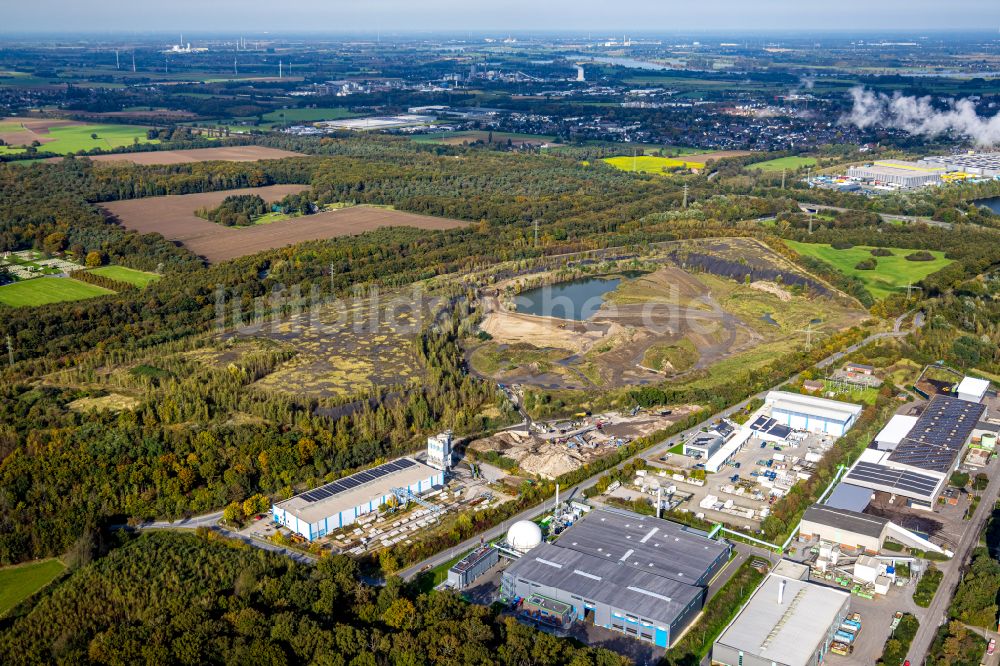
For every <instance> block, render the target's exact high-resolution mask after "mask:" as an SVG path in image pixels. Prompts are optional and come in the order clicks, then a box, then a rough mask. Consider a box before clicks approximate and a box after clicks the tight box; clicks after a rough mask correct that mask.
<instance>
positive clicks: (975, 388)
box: [956, 377, 990, 400]
mask: <svg viewBox="0 0 1000 666" xmlns="http://www.w3.org/2000/svg"><path fill="white" fill-rule="evenodd" d="M989 388H990V383H989V382H988V381H986V380H985V379H976V378H975V377H965V378H964V379H962V381H961V382H959V384H958V390H957V391H956V393H959V394H962V395H972V396H975V397H976V398H978V399H979V400H982V399H983V396H984V395H986V391H988V390H989Z"/></svg>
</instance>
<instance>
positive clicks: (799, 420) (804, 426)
mask: <svg viewBox="0 0 1000 666" xmlns="http://www.w3.org/2000/svg"><path fill="white" fill-rule="evenodd" d="M765 403H766V404H767V405H768V406H769V407H770V410H771V418H773V419H774V420H775V421H777V422H778V423H779V424H781V425H786V426H788V427H789V428H792V429H793V430H808V431H809V432H815V433H823V434H827V435H833V436H834V437H840V436H841V435H843V434H844V433H846V432H847V431H848V430H850V429H851V426H853V425H854V422H855V421H857V420H858V416H859V415H860V414H861V409H862V408H861V405H855V404H852V403H849V402H841V401H839V400H829V399H827V398H817V397H816V396H812V395H803V394H801V393H789V392H787V391H770V392H768V394H767V398H766V400H765Z"/></svg>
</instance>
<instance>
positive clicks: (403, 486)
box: [271, 458, 444, 541]
mask: <svg viewBox="0 0 1000 666" xmlns="http://www.w3.org/2000/svg"><path fill="white" fill-rule="evenodd" d="M443 484H444V472H443V471H440V470H436V469H434V468H432V467H428V466H427V465H425V464H423V463H420V462H417V461H416V460H414V459H413V458H398V459H396V460H392V461H390V462H387V463H385V464H382V465H379V466H377V467H373V468H371V469H366V470H364V471H361V472H357V473H355V474H351V475H350V476H346V477H344V478H342V479H337V480H336V481H333V482H331V483H327V484H325V485H322V486H319V487H318V488H313V489H312V490H309V491H306V492H304V493H302V494H301V495H296V496H295V497H292V498H290V499H287V500H285V501H283V502H278V503H277V504H275V505H274V506H273V507H272V508H271V516H272V518H273V520H274V522H275V523H276V524H278V525H283V526H284V527H287V528H288V529H290V530H291V531H293V532H295V533H296V534H299V535H301V536H302V537H304V538H305V539H307V540H308V541H312V540H314V539H318V538H320V537H322V536H325V535H326V534H327V533H328V532H331V531H333V530H336V529H340V528H341V527H344V526H346V525H350V524H352V523H354V522H356V521H357V519H358V518H359V517H360V516H363V515H365V514H368V513H371V512H372V511H377V510H378V508H379V506H381V505H383V504H387V503H389V502H390V501H391V498H394V497H397V491H399V492H401V493H402V494H403V495H404V496H416V495H419V494H421V493H423V492H426V491H428V490H430V489H431V488H433V487H434V486H439V485H443Z"/></svg>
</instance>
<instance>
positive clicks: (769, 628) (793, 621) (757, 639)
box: [712, 573, 851, 666]
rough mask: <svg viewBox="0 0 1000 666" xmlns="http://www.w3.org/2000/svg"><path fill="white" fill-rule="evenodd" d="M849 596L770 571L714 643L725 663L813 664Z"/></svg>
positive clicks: (734, 665)
mask: <svg viewBox="0 0 1000 666" xmlns="http://www.w3.org/2000/svg"><path fill="white" fill-rule="evenodd" d="M850 604H851V595H850V594H848V593H847V592H842V591H840V590H837V589H834V588H831V587H825V586H821V585H816V584H814V583H810V582H808V581H804V580H799V579H797V578H789V577H785V576H780V575H778V574H774V573H772V574H770V575H769V576H768V577H767V578H765V579H764V582H763V583H762V584H761V586H760V587H759V588H757V591H756V592H754V594H753V596H752V597H750V600H749V601H748V602H747V604H746V605H745V606H744V607H743V608H742V610H740V612H739V613H738V614H737V615H736V617H735V618H734V619H733V621H732V622H730V623H729V626H727V627H726V629H725V630H724V631H723V632H722V635H721V636H719V638H718V639H716V641H715V644H714V645H713V646H712V663H713V664H722V665H723V666H815V665H816V664H819V663H822V662H823V661H824V659H825V657H826V654H827V653H828V652H829V649H830V645H831V644H832V643H833V638H834V635H835V634H836V633H837V631H838V629H839V628H840V625H841V623H842V622H843V621H844V619H845V618H847V614H848V612H849V611H850Z"/></svg>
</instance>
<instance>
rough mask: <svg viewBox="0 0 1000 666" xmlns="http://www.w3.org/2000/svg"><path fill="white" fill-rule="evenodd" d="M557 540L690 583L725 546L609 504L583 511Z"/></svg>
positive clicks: (695, 580) (561, 544) (608, 558)
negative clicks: (618, 509)
mask: <svg viewBox="0 0 1000 666" xmlns="http://www.w3.org/2000/svg"><path fill="white" fill-rule="evenodd" d="M556 544H557V545H558V546H559V547H561V548H567V549H571V550H575V551H577V552H580V553H584V554H587V555H592V556H594V557H598V558H601V559H604V560H607V561H610V562H621V563H622V564H625V565H628V566H631V567H634V568H637V569H641V570H642V571H646V572H649V573H655V574H657V575H658V576H665V577H667V578H671V579H673V580H677V581H680V582H682V583H690V584H692V585H696V584H698V580H699V579H700V578H701V577H703V576H704V575H705V573H706V572H707V571H708V568H709V566H710V565H711V564H712V563H713V562H714V561H715V560H716V559H717V558H718V557H719V555H721V554H722V553H724V552H726V551H727V550H728V549H729V546H727V545H726V544H725V543H722V542H719V541H716V540H714V539H709V538H708V537H706V536H702V535H701V534H698V533H695V532H692V531H690V530H689V529H687V528H685V527H684V526H683V525H680V524H678V523H673V522H670V521H668V520H660V519H658V518H653V517H647V516H642V515H639V514H637V513H631V512H628V511H621V512H619V511H614V510H608V509H598V510H594V511H591V512H589V513H587V514H585V515H584V516H583V517H582V518H581V519H580V520H579V521H577V523H576V524H575V525H573V527H571V528H569V529H567V530H566V531H565V532H564V533H563V534H562V536H560V537H559V539H558V541H556Z"/></svg>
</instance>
